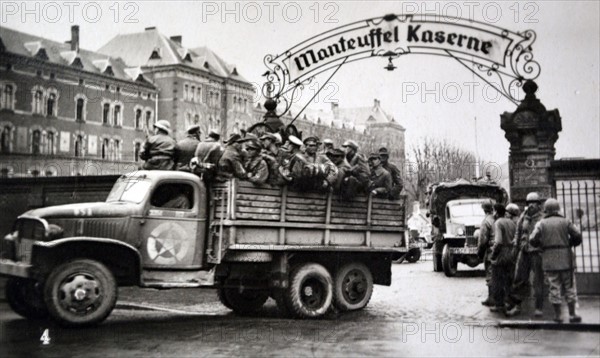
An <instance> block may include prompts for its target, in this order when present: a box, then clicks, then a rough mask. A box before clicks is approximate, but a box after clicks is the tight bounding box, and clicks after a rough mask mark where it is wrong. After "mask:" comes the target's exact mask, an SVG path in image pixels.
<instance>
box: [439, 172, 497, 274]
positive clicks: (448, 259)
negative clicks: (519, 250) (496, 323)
mask: <svg viewBox="0 0 600 358" xmlns="http://www.w3.org/2000/svg"><path fill="white" fill-rule="evenodd" d="M487 200H492V202H494V203H496V202H498V203H502V204H506V202H507V200H508V195H507V193H506V190H504V189H503V188H502V187H500V186H499V185H497V184H495V183H490V182H470V181H468V180H464V179H460V180H457V181H454V182H443V183H437V184H434V185H432V186H431V188H430V190H429V199H428V201H429V212H428V215H429V216H430V218H431V224H432V238H433V271H436V272H441V271H444V273H445V274H446V276H448V277H452V276H455V275H456V272H457V265H458V263H459V262H460V263H463V264H465V265H468V266H469V267H476V266H477V265H479V264H480V263H481V262H482V260H481V259H480V258H479V257H478V256H477V241H478V238H477V237H476V235H475V231H476V230H478V229H479V227H480V225H481V222H482V221H483V219H484V218H485V214H484V212H483V210H482V209H481V204H482V203H483V202H484V201H487Z"/></svg>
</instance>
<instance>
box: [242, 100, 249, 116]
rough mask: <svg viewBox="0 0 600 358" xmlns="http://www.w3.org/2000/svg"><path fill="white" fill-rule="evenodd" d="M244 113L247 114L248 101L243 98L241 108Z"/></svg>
mask: <svg viewBox="0 0 600 358" xmlns="http://www.w3.org/2000/svg"><path fill="white" fill-rule="evenodd" d="M242 111H243V112H244V113H248V100H247V99H246V98H244V107H243V108H242Z"/></svg>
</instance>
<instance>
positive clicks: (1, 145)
mask: <svg viewBox="0 0 600 358" xmlns="http://www.w3.org/2000/svg"><path fill="white" fill-rule="evenodd" d="M1 130H2V134H1V135H0V151H1V152H2V153H10V152H12V137H13V127H12V126H11V125H8V124H7V125H4V126H2V127H1Z"/></svg>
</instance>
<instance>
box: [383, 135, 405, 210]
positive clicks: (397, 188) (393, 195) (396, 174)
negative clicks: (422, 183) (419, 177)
mask: <svg viewBox="0 0 600 358" xmlns="http://www.w3.org/2000/svg"><path fill="white" fill-rule="evenodd" d="M379 157H380V158H381V166H382V167H383V168H384V169H385V170H387V171H388V172H390V175H391V176H392V190H390V199H393V200H397V199H399V198H400V193H401V192H402V189H403V188H404V183H403V182H402V175H401V173H400V169H398V167H397V166H395V165H394V164H392V163H390V162H389V161H388V160H389V158H390V155H389V152H388V150H387V148H385V147H382V148H379Z"/></svg>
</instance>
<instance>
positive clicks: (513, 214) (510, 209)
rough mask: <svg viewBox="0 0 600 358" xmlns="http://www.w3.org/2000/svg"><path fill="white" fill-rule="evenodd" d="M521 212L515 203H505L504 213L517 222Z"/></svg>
mask: <svg viewBox="0 0 600 358" xmlns="http://www.w3.org/2000/svg"><path fill="white" fill-rule="evenodd" d="M520 213H521V209H519V206H518V205H517V204H515V203H510V204H508V205H506V215H507V216H510V218H511V219H512V220H513V221H514V222H515V224H517V222H518V221H519V214H520Z"/></svg>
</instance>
